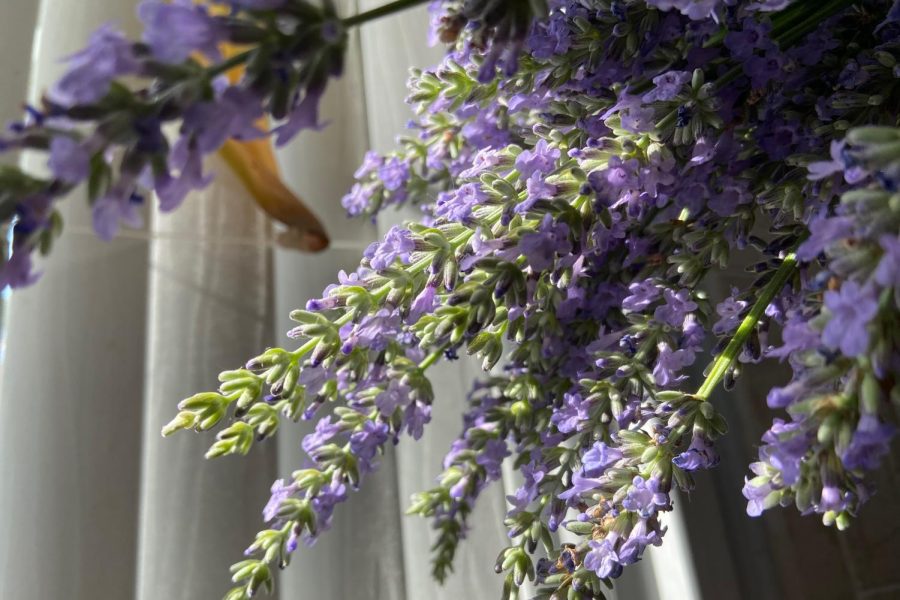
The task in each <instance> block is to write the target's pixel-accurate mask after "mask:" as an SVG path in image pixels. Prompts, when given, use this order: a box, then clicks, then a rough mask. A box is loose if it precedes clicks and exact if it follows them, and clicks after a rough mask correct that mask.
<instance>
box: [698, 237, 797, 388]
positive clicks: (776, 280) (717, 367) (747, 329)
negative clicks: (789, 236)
mask: <svg viewBox="0 0 900 600" xmlns="http://www.w3.org/2000/svg"><path fill="white" fill-rule="evenodd" d="M796 268H797V257H796V255H794V254H793V253H792V254H788V255H787V256H786V257H785V258H784V261H783V262H782V263H781V266H780V267H778V270H777V271H776V272H775V276H774V277H773V278H772V281H770V282H769V283H768V284H766V287H764V288H763V290H762V293H761V294H760V296H759V298H758V299H757V300H756V304H754V305H753V308H751V309H750V312H749V313H747V316H746V317H744V320H743V321H741V324H740V326H739V327H738V328H737V331H736V332H735V334H734V337H733V338H731V341H730V342H728V346H726V347H725V350H724V351H723V352H722V354H720V355H719V356H718V357H717V358H716V360H715V362H714V363H713V366H712V369H711V370H710V372H709V375H707V376H706V381H704V382H703V385H701V386H700V389H699V390H697V393H696V394H694V397H695V398H697V399H698V400H708V399H709V395H710V394H711V393H712V392H713V390H714V389H715V388H716V386H717V385H719V382H721V381H722V378H723V377H725V374H726V373H727V372H728V370H729V369H730V368H731V366H732V365H733V364H734V361H735V360H737V357H738V354H740V352H741V348H743V347H744V343H745V342H746V341H747V338H749V337H750V334H751V333H753V330H754V329H756V324H757V323H758V322H759V319H760V317H762V315H763V313H764V312H765V311H766V308H767V307H768V306H769V304H770V303H771V302H772V299H773V298H774V297H775V295H776V294H777V293H778V292H780V291H781V289H782V288H783V287H784V285H785V283H787V281H788V279H789V278H790V277H791V276H792V275H793V274H794V270H795V269H796Z"/></svg>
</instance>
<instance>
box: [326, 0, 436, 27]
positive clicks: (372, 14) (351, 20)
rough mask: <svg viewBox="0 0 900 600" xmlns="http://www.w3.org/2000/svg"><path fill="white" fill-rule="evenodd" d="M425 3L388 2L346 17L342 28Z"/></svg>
mask: <svg viewBox="0 0 900 600" xmlns="http://www.w3.org/2000/svg"><path fill="white" fill-rule="evenodd" d="M425 1H426V0H395V1H394V2H390V3H388V4H385V5H384V6H379V7H378V8H373V9H372V10H367V11H366V12H363V13H359V14H358V15H353V16H352V17H347V18H346V19H344V20H343V23H344V27H354V26H356V25H361V24H363V23H366V22H368V21H374V20H375V19H378V18H381V17H386V16H388V15H392V14H394V13H397V12H400V11H402V10H406V9H407V8H411V7H413V6H416V5H417V4H424V3H425Z"/></svg>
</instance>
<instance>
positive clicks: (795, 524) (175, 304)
mask: <svg viewBox="0 0 900 600" xmlns="http://www.w3.org/2000/svg"><path fill="white" fill-rule="evenodd" d="M383 1H384V0H358V1H352V0H340V1H339V2H338V4H339V5H340V6H341V7H342V8H343V12H344V14H351V13H354V12H357V11H360V10H365V9H368V8H372V7H374V6H377V5H379V4H380V3H381V2H383ZM136 4H137V0H78V1H75V0H40V1H38V0H2V2H0V76H2V85H0V118H2V120H3V121H4V122H5V121H9V120H11V119H13V118H17V117H18V116H19V114H20V112H21V109H20V107H21V104H22V102H23V101H24V100H26V99H30V100H32V101H34V100H35V99H37V98H39V96H40V94H41V91H42V90H45V89H46V88H47V87H48V86H49V85H50V84H51V83H52V82H53V81H54V80H55V79H56V78H57V77H58V75H59V74H60V73H61V65H60V58H61V57H62V56H64V55H67V54H69V53H71V52H73V51H75V50H77V49H79V48H81V47H82V46H83V45H84V44H85V42H86V40H87V38H88V36H89V34H90V32H91V31H92V30H93V29H95V28H96V27H97V26H98V25H100V24H102V23H104V22H107V21H114V22H116V23H118V24H119V25H120V26H121V27H122V28H124V29H125V30H127V31H129V32H130V33H131V34H132V35H134V36H136V35H138V29H137V23H136V19H135V17H134V13H135V6H136ZM426 19H427V15H426V11H425V10H424V9H417V10H412V11H409V12H407V13H404V14H402V15H398V16H394V17H390V18H386V19H384V20H382V21H378V22H376V23H373V24H370V25H368V26H366V27H365V28H364V29H363V30H362V31H361V32H355V33H354V37H353V38H352V43H351V49H350V53H349V60H348V65H347V71H346V74H345V76H344V77H343V79H342V80H341V81H340V82H337V83H335V84H332V85H331V86H330V88H329V91H328V95H327V97H326V99H325V101H324V102H323V109H324V115H323V118H324V119H329V120H330V121H331V123H330V126H329V127H328V128H327V129H325V130H324V131H322V132H306V133H304V134H302V135H301V136H300V137H299V138H298V139H296V140H295V141H294V143H293V144H292V145H291V146H289V147H287V148H286V149H284V150H283V151H281V152H280V155H279V161H280V163H281V167H282V171H283V174H284V178H285V181H286V183H287V184H288V185H289V186H291V187H292V188H293V189H294V190H296V191H298V192H299V193H300V195H302V196H303V197H304V199H305V200H306V201H307V202H308V204H309V205H310V206H312V207H313V208H314V209H315V210H316V211H317V213H318V214H319V216H320V217H321V218H322V220H323V221H324V223H325V225H326V227H327V228H328V230H329V233H330V234H331V238H332V240H333V247H332V249H330V250H328V251H326V252H324V253H322V254H317V255H304V254H300V253H297V252H294V251H290V250H281V249H279V248H278V247H277V245H276V244H274V243H273V239H274V232H273V227H274V226H273V225H272V224H271V223H270V222H269V220H268V218H267V217H266V216H265V215H263V213H261V212H260V211H259V210H258V209H257V207H256V206H255V204H254V203H253V202H252V201H251V199H250V198H249V196H248V194H247V193H246V191H245V190H244V189H243V187H242V185H241V184H240V182H239V181H238V180H237V179H236V178H235V177H234V176H233V175H232V174H231V173H230V171H229V170H228V168H227V167H226V166H225V164H224V163H219V162H216V160H215V159H214V160H213V161H211V163H210V164H209V165H208V169H210V170H212V171H215V172H216V175H217V178H216V180H215V182H214V183H213V184H212V185H211V186H210V187H209V188H207V189H206V190H204V191H203V192H201V193H197V194H194V195H193V196H191V197H190V198H189V199H188V201H187V202H186V203H185V205H184V206H183V207H182V208H181V209H179V210H178V211H177V212H176V213H175V214H174V215H171V216H168V215H166V216H161V215H159V214H152V215H148V218H147V223H146V227H145V228H144V229H143V230H139V231H132V232H127V233H126V234H125V235H123V236H121V237H120V238H119V239H117V240H116V241H114V242H112V243H104V242H101V241H99V240H97V239H96V238H94V236H93V233H92V231H91V222H90V213H89V210H88V208H87V206H86V201H85V197H84V195H79V194H77V193H76V194H75V195H74V196H73V197H72V198H70V199H69V200H67V201H66V202H65V206H64V208H63V214H64V218H65V220H66V231H65V233H64V235H63V237H62V238H61V240H60V241H59V246H58V247H57V249H56V251H54V252H53V254H52V256H51V258H50V259H49V260H47V261H45V262H44V263H42V264H41V265H40V267H39V268H40V270H41V271H42V272H43V276H42V278H41V281H40V282H39V284H38V285H35V286H34V287H32V288H30V289H26V290H23V291H20V292H17V293H16V294H14V295H9V294H7V295H5V296H4V302H3V303H4V311H3V320H2V330H3V331H2V334H3V342H2V344H3V346H2V368H0V598H2V599H17V600H55V599H67V600H88V599H91V600H96V599H101V600H106V599H110V600H116V599H127V598H136V599H139V600H161V599H166V600H170V599H171V600H188V599H190V600H194V599H206V598H219V597H220V596H221V595H222V594H223V593H224V591H225V590H227V589H228V587H229V586H228V571H227V569H228V566H229V565H230V564H231V563H233V562H235V561H237V560H239V559H240V558H241V552H242V551H243V549H244V548H245V547H246V546H247V545H249V543H250V542H251V541H252V539H253V536H254V534H255V532H256V531H258V530H259V529H260V528H261V527H262V519H261V515H260V510H261V508H262V506H263V505H264V504H265V502H266V500H267V498H268V489H269V486H270V485H271V482H272V481H273V480H274V479H275V478H277V477H282V476H287V475H289V474H290V472H291V471H292V470H294V469H295V468H297V467H298V466H299V465H300V464H301V462H302V459H303V457H302V450H301V449H300V440H301V439H302V437H303V435H304V434H305V433H306V432H307V431H308V429H309V428H308V426H307V425H306V424H300V425H296V426H290V427H285V428H284V429H283V430H281V431H280V432H279V434H278V436H277V438H276V440H272V441H271V442H268V443H266V444H263V445H260V446H257V447H256V448H255V449H254V451H253V452H252V453H251V455H250V456H248V457H245V458H235V457H230V458H225V459H219V460H217V461H213V462H209V461H206V460H204V459H203V454H204V452H205V450H206V449H207V447H208V446H209V445H210V443H211V442H212V439H213V438H212V435H203V436H200V435H191V434H180V435H177V436H175V437H174V438H171V439H167V440H163V439H162V438H161V437H160V435H159V431H160V428H161V427H162V425H163V424H164V423H166V422H167V421H168V420H169V419H170V418H171V417H172V416H173V415H174V413H175V405H176V403H177V402H178V401H179V400H180V399H182V398H184V397H186V396H189V395H191V394H193V393H195V392H197V391H201V390H206V389H211V388H214V387H215V385H216V375H217V374H218V372H219V371H221V370H224V369H229V368H235V367H237V366H239V365H241V364H243V363H244V362H245V361H246V359H247V358H249V357H251V356H254V355H256V354H258V353H259V352H260V351H261V350H262V349H264V348H266V347H268V346H271V345H276V344H282V343H290V342H289V341H288V340H286V338H285V337H284V335H283V332H284V331H286V330H287V329H289V328H290V324H289V322H288V320H287V314H288V313H289V311H290V310H291V309H293V308H296V307H299V306H302V305H304V304H305V301H306V300H307V299H308V298H310V297H313V296H318V295H319V294H320V292H321V290H322V289H323V288H324V287H325V286H326V285H327V284H328V283H329V282H331V281H332V280H333V279H334V277H335V274H336V273H337V271H338V270H340V269H353V268H354V267H355V265H356V264H357V263H358V260H359V257H360V255H361V253H362V251H363V249H364V248H365V247H366V245H368V243H369V242H371V241H372V240H374V239H375V238H376V237H377V236H378V234H379V232H381V231H384V230H386V229H387V228H388V227H390V225H391V224H393V223H395V222H397V221H400V220H401V219H402V217H403V215H402V214H390V215H387V216H386V217H384V218H383V219H381V220H380V221H379V222H378V223H377V224H373V223H367V222H362V221H350V220H347V219H346V218H345V216H344V213H343V210H342V208H341V206H340V203H339V200H340V197H341V196H342V195H343V194H344V192H345V191H346V190H347V189H348V188H349V186H350V183H351V177H352V173H353V171H354V170H355V168H356V167H357V165H358V163H359V162H360V160H361V158H362V156H363V153H364V152H365V150H366V149H369V148H373V149H376V150H381V151H384V150H387V149H390V148H392V147H393V145H394V138H395V136H396V135H397V134H399V133H402V131H403V130H404V127H405V123H406V121H407V119H408V118H409V117H410V113H409V109H408V108H407V107H406V105H405V104H404V102H403V98H404V96H405V81H406V77H407V72H408V69H409V67H411V66H420V67H427V66H429V65H432V64H434V63H436V62H437V61H438V60H439V59H440V56H441V51H440V49H435V48H428V47H427V45H426V41H425V40H426ZM21 160H24V161H27V162H29V166H30V168H33V169H36V170H39V169H42V168H43V165H41V164H39V162H35V161H33V160H32V159H31V158H30V157H21ZM31 162H34V164H31ZM740 281H741V274H740V273H735V274H731V275H729V276H727V277H723V278H722V281H721V282H720V284H721V286H722V289H723V290H724V289H727V286H730V285H731V284H732V283H736V282H740ZM477 373H478V369H477V367H474V366H473V365H470V364H467V363H465V361H459V362H457V363H453V364H449V365H443V366H442V367H440V368H438V369H436V370H435V371H434V373H433V377H434V383H435V389H436V390H437V391H438V399H437V402H436V405H435V411H434V420H433V422H432V423H431V425H430V428H429V429H428V431H427V433H426V436H425V438H424V439H423V440H422V441H421V442H420V443H418V444H409V445H403V444H401V445H400V446H399V447H397V448H396V449H395V451H393V452H390V453H389V454H388V455H387V456H386V457H384V458H383V460H382V468H381V469H380V472H379V473H377V474H376V475H374V476H373V477H371V478H370V479H368V480H367V482H366V485H365V486H364V489H363V490H362V491H360V492H359V493H357V494H355V495H354V496H353V497H352V498H351V500H350V502H348V503H347V504H346V505H345V506H342V507H339V508H338V510H337V516H336V520H335V527H334V529H333V530H332V531H331V532H330V533H329V534H327V535H326V536H324V537H323V539H322V540H321V541H320V542H319V543H318V544H317V545H316V546H315V547H313V548H311V549H308V548H301V549H300V550H299V551H298V553H297V554H296V555H295V557H294V562H293V564H292V566H291V568H290V569H288V570H287V571H286V572H285V573H284V574H283V575H282V577H281V578H280V579H279V583H280V586H279V588H278V590H277V597H278V598H280V599H281V600H289V599H294V598H298V599H299V598H310V599H312V598H315V599H316V600H344V599H351V598H352V599H354V600H376V599H378V600H405V599H408V600H419V599H441V600H443V599H446V600H451V599H454V600H455V599H474V600H480V599H483V598H484V599H487V598H494V597H496V596H497V594H498V593H499V587H500V585H501V582H500V579H499V578H498V577H496V576H495V575H494V573H493V562H494V559H495V557H496V554H497V552H498V551H499V549H500V548H501V547H502V546H503V545H504V541H505V531H504V529H503V527H502V521H503V516H504V514H505V512H506V508H505V500H504V496H505V494H506V493H508V491H509V490H512V489H514V488H515V487H516V483H515V479H516V476H515V474H514V473H511V472H509V473H507V474H506V475H507V476H506V477H505V481H504V484H505V485H504V486H495V487H494V489H492V490H491V491H490V493H485V494H484V495H483V496H482V499H481V504H480V506H479V509H478V510H477V511H476V513H475V515H474V516H473V519H472V532H471V534H470V536H469V539H467V540H466V542H465V544H464V546H463V548H462V551H461V554H460V556H459V557H458V560H457V566H456V572H455V574H454V575H453V576H452V577H451V579H450V581H449V582H448V583H447V584H446V585H445V586H443V587H439V586H437V585H436V584H434V583H433V582H432V581H431V579H430V575H429V572H430V568H429V547H430V531H429V529H428V524H427V522H424V521H421V520H418V519H415V518H406V517H403V511H404V509H405V507H406V505H407V502H408V498H409V496H410V495H411V494H412V493H413V492H414V491H417V490H420V489H424V488H426V487H430V485H431V484H432V482H433V481H434V478H435V477H436V475H437V474H438V473H439V470H440V462H441V458H442V457H443V454H444V453H445V452H446V450H447V449H448V447H449V444H450V441H451V440H452V439H453V438H454V437H455V435H456V434H457V433H458V430H459V428H460V427H461V420H460V418H459V413H460V410H461V407H462V404H463V400H464V397H465V393H466V391H467V389H468V387H469V385H470V382H471V380H472V379H473V378H474V377H475V376H476V375H477ZM786 380H787V376H786V374H785V373H782V372H780V371H779V370H778V369H777V368H775V367H773V366H772V365H766V366H765V367H764V368H762V369H756V370H750V371H749V372H748V373H747V374H746V375H745V377H744V379H743V381H742V382H741V383H739V389H738V391H737V392H734V393H732V394H730V395H728V396H724V395H720V396H719V397H718V398H717V399H716V401H717V402H718V403H719V405H720V407H721V410H722V411H723V412H724V413H725V414H726V416H728V417H730V418H729V422H730V423H731V427H732V432H731V435H729V436H728V437H727V438H726V439H725V440H723V441H722V443H721V444H720V446H721V452H722V454H723V460H722V464H721V465H720V467H719V468H718V469H717V470H715V471H714V472H713V473H703V474H701V476H700V477H699V478H698V485H697V489H696V490H695V491H694V492H693V493H692V495H691V496H690V497H681V498H679V499H678V500H679V502H678V509H679V510H677V511H676V512H675V514H674V515H672V517H671V518H670V519H669V521H668V526H669V532H668V533H667V535H666V543H665V544H664V546H663V547H662V548H656V549H653V550H651V551H650V552H648V555H647V556H646V557H645V560H644V561H643V562H642V563H641V564H639V565H637V567H635V568H629V569H627V570H626V573H625V575H624V576H623V578H622V579H621V580H620V582H619V585H618V586H617V590H616V592H615V593H613V594H612V597H614V598H619V599H628V600H699V599H720V598H726V599H731V598H734V599H736V600H742V599H748V600H749V599H751V598H752V599H759V598H765V599H768V598H772V599H779V598H790V599H794V598H797V599H805V598H811V599H812V598H815V599H832V598H833V599H845V598H847V599H859V600H863V599H866V600H882V599H883V600H887V599H891V598H900V519H898V517H897V511H896V507H897V506H898V500H900V462H898V459H900V457H898V456H897V455H896V453H895V455H894V456H893V460H892V461H888V467H887V468H886V469H884V470H883V471H882V473H881V474H880V475H879V478H880V480H879V481H878V484H879V492H878V494H877V496H876V498H875V499H874V500H873V501H872V502H871V503H869V504H868V505H866V507H865V511H864V514H863V515H862V517H861V518H860V519H859V520H858V521H857V522H855V523H854V524H853V527H852V528H851V530H850V531H848V532H845V533H841V534H838V533H837V532H836V531H834V530H831V529H825V528H823V527H822V526H821V525H820V524H819V523H818V521H817V520H816V519H815V518H814V517H810V518H801V517H799V516H798V515H797V514H796V513H795V511H793V510H783V511H779V510H773V511H769V513H767V514H766V516H765V517H763V518H761V519H750V518H749V517H747V516H746V514H745V512H744V506H745V502H744V500H743V498H742V496H741V493H740V489H741V485H742V484H743V478H744V475H745V473H746V472H747V468H746V465H747V464H748V463H749V462H750V461H751V460H753V457H754V454H755V445H756V444H757V443H758V440H759V436H760V435H761V433H762V431H764V430H765V428H766V426H767V421H771V418H772V415H771V414H770V412H769V411H768V409H767V408H766V406H765V402H764V398H765V392H766V391H767V390H768V388H769V387H770V386H771V385H773V384H775V383H779V382H783V381H786ZM504 487H505V488H506V489H503V488H504Z"/></svg>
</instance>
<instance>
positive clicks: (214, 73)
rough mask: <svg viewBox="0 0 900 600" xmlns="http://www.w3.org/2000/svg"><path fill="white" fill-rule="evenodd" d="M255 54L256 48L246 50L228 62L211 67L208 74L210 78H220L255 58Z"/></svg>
mask: <svg viewBox="0 0 900 600" xmlns="http://www.w3.org/2000/svg"><path fill="white" fill-rule="evenodd" d="M255 52H256V49H255V48H254V49H252V50H245V51H244V52H241V53H240V54H235V55H234V56H232V57H231V58H229V59H228V60H224V61H222V62H220V63H218V64H216V65H213V66H211V67H209V68H208V69H207V70H206V72H207V74H208V75H209V76H210V78H212V77H218V76H219V75H221V74H222V73H226V72H228V71H230V70H231V69H233V68H235V67H239V66H241V65H242V64H244V63H245V62H247V61H248V60H250V57H251V56H253V54H254V53H255Z"/></svg>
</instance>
